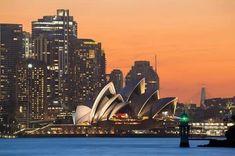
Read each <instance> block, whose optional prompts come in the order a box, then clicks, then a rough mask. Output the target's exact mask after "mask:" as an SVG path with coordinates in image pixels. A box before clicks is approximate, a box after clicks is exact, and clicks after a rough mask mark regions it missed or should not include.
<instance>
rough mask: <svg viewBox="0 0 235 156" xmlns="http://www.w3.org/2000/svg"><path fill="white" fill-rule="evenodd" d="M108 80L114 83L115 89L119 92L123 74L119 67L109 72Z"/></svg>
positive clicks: (121, 86)
mask: <svg viewBox="0 0 235 156" xmlns="http://www.w3.org/2000/svg"><path fill="white" fill-rule="evenodd" d="M109 81H110V82H111V81H112V82H113V83H114V86H115V89H116V91H117V92H120V91H121V89H122V88H123V74H122V71H121V70H119V69H114V70H112V72H111V74H110V79H109Z"/></svg>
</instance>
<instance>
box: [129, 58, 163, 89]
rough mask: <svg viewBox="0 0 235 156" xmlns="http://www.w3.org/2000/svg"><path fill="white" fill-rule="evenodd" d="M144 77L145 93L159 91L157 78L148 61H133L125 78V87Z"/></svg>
mask: <svg viewBox="0 0 235 156" xmlns="http://www.w3.org/2000/svg"><path fill="white" fill-rule="evenodd" d="M144 77H145V79H146V88H147V91H150V92H152V91H155V90H158V89H159V77H158V75H157V73H156V72H155V71H154V69H153V67H152V66H150V62H149V61H135V63H134V66H132V68H131V70H130V71H129V72H128V74H127V76H126V82H125V85H130V83H131V82H133V81H134V82H135V81H138V80H140V79H142V78H144Z"/></svg>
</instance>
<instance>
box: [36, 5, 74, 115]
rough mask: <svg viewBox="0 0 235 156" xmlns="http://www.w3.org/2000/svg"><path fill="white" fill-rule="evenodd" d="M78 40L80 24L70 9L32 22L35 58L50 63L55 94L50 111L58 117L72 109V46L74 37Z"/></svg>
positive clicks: (51, 96)
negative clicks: (65, 109) (59, 114)
mask: <svg viewBox="0 0 235 156" xmlns="http://www.w3.org/2000/svg"><path fill="white" fill-rule="evenodd" d="M76 37H77V23H76V22H75V21H74V20H73V16H70V15H69V10H63V9H60V10H57V14H56V15H53V16H44V17H43V18H41V19H38V20H37V21H33V22H32V39H33V44H34V45H33V47H34V50H33V51H34V55H35V56H34V57H35V58H36V59H37V60H40V61H44V62H46V65H47V68H48V70H49V73H50V75H51V76H50V77H49V78H48V80H49V82H51V83H49V84H48V85H49V86H48V87H49V88H50V89H49V90H50V92H51V94H50V95H48V96H49V97H50V99H51V101H50V100H49V101H50V102H49V111H51V115H52V116H55V115H56V114H58V113H59V112H61V111H62V110H63V108H68V107H70V106H69V105H70V104H71V102H70V101H71V97H69V95H67V93H68V92H69V91H68V90H69V86H70V85H71V84H68V83H69V82H70V80H68V79H69V78H70V74H71V71H70V70H71V68H70V66H71V65H70V63H71V62H72V61H71V59H72V58H71V57H70V56H71V51H70V49H71V47H70V44H69V39H70V38H76Z"/></svg>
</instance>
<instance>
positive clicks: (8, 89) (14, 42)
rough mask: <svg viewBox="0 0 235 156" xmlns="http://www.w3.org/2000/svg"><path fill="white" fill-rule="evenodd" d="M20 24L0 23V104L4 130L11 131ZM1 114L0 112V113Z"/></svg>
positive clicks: (18, 55) (19, 55)
mask: <svg viewBox="0 0 235 156" xmlns="http://www.w3.org/2000/svg"><path fill="white" fill-rule="evenodd" d="M22 49H23V48H22V25H21V24H0V105H1V108H2V109H4V110H2V112H4V113H3V114H5V115H4V117H3V116H2V117H0V118H2V120H3V123H4V126H3V127H8V128H7V129H5V130H4V132H5V133H6V132H9V131H11V127H12V125H11V121H12V120H14V112H15V111H14V110H15V107H16V92H15V90H16V88H15V86H16V85H15V83H16V81H15V80H16V79H15V76H16V64H17V62H19V60H20V59H21V58H22V51H23V50H22ZM0 115H1V114H0ZM6 122H7V123H6Z"/></svg>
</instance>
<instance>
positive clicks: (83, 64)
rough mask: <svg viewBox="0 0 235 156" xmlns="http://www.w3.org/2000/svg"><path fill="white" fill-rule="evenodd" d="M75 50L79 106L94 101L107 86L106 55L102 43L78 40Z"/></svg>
mask: <svg viewBox="0 0 235 156" xmlns="http://www.w3.org/2000/svg"><path fill="white" fill-rule="evenodd" d="M76 45H77V48H76V49H75V51H74V52H75V57H74V58H75V81H76V99H77V102H76V103H77V104H84V102H88V101H93V100H94V99H95V97H96V95H97V94H98V93H99V91H100V90H101V89H102V87H103V86H104V85H105V84H106V78H105V54H104V51H103V50H102V47H101V43H98V42H95V41H94V40H92V39H78V40H77V44H76Z"/></svg>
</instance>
